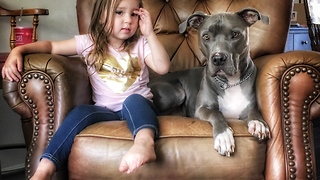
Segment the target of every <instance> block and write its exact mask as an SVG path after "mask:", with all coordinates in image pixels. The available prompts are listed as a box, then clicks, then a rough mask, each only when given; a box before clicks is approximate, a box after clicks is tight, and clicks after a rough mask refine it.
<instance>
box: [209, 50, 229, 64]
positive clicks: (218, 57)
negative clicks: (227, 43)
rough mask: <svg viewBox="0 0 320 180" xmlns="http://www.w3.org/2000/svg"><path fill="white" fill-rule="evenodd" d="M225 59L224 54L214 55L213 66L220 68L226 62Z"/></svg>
mask: <svg viewBox="0 0 320 180" xmlns="http://www.w3.org/2000/svg"><path fill="white" fill-rule="evenodd" d="M227 57H228V56H227V55H226V54H224V53H215V54H214V55H213V57H212V61H213V64H214V65H215V66H222V65H224V63H225V62H226V60H227Z"/></svg>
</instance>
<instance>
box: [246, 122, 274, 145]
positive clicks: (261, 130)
mask: <svg viewBox="0 0 320 180" xmlns="http://www.w3.org/2000/svg"><path fill="white" fill-rule="evenodd" d="M248 132H249V133H250V134H252V136H254V137H256V138H258V139H259V140H263V139H266V138H270V130H269V127H268V126H267V125H265V124H264V123H262V122H260V121H258V120H252V121H250V122H249V123H248Z"/></svg>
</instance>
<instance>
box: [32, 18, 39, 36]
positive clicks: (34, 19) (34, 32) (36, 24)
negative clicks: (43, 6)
mask: <svg viewBox="0 0 320 180" xmlns="http://www.w3.org/2000/svg"><path fill="white" fill-rule="evenodd" d="M38 25H39V16H38V15H34V16H33V33H32V42H36V41H37V40H38V37H37V27H38Z"/></svg>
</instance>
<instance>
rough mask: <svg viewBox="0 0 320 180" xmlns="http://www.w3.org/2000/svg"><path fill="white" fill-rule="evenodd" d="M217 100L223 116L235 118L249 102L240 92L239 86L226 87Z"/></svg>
mask: <svg viewBox="0 0 320 180" xmlns="http://www.w3.org/2000/svg"><path fill="white" fill-rule="evenodd" d="M218 102H219V110H220V112H222V114H223V115H224V117H225V118H237V119H238V118H239V117H240V115H241V113H242V111H243V110H244V109H245V108H247V106H248V105H249V103H250V102H249V101H248V100H247V98H246V97H245V96H244V94H243V93H242V90H241V88H240V86H235V87H232V88H229V89H226V90H225V94H224V95H223V96H219V97H218Z"/></svg>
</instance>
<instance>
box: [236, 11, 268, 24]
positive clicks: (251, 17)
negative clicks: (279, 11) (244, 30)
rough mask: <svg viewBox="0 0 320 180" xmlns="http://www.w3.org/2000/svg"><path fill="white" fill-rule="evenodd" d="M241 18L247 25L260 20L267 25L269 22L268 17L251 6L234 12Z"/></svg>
mask: <svg viewBox="0 0 320 180" xmlns="http://www.w3.org/2000/svg"><path fill="white" fill-rule="evenodd" d="M236 14H238V15H239V16H240V17H241V18H242V19H243V20H245V21H246V22H247V23H248V24H249V26H251V25H252V24H254V23H255V22H257V21H258V20H261V21H262V22H263V23H264V24H266V25H268V24H269V23H270V20H269V17H268V16H265V15H263V14H261V13H260V12H259V11H258V10H256V9H253V8H246V9H243V10H241V11H238V12H236Z"/></svg>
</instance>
